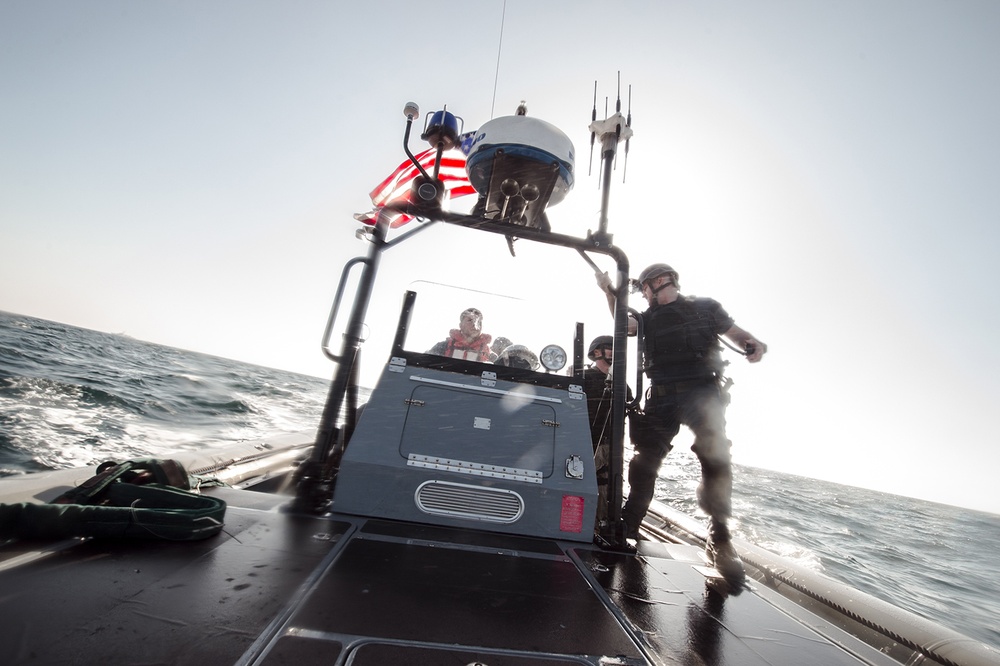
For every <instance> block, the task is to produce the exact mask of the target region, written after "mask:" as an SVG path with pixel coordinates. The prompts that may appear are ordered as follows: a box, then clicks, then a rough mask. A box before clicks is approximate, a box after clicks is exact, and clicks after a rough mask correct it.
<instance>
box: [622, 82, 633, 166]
mask: <svg viewBox="0 0 1000 666" xmlns="http://www.w3.org/2000/svg"><path fill="white" fill-rule="evenodd" d="M625 127H626V129H627V130H628V138H627V139H625V161H624V163H623V164H622V182H623V183H624V182H625V174H626V173H627V172H628V144H629V142H631V141H632V84H631V83H630V84H628V117H627V118H626V119H625Z"/></svg>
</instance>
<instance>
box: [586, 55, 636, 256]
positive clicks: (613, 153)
mask: <svg viewBox="0 0 1000 666" xmlns="http://www.w3.org/2000/svg"><path fill="white" fill-rule="evenodd" d="M594 101H595V108H596V101H597V84H596V83H595V84H594ZM609 103H610V100H609V98H608V97H605V98H604V116H605V117H604V120H597V119H596V118H595V119H594V120H593V121H592V122H591V123H590V136H591V141H592V142H593V140H594V138H596V137H597V136H600V138H601V163H602V167H603V168H602V169H601V174H600V179H599V183H598V188H599V189H601V190H602V191H603V192H602V195H601V221H600V228H599V230H598V232H597V234H595V238H597V239H610V236H608V202H609V200H610V196H611V182H610V179H611V171H612V169H614V167H615V165H616V164H617V156H618V144H620V143H621V142H622V141H624V142H625V160H626V164H627V160H628V148H629V141H630V140H631V139H632V86H631V85H630V86H629V87H628V116H627V117H625V116H622V96H621V72H618V93H617V98H616V100H615V112H614V114H613V115H610V116H609V115H608V106H609ZM591 146H593V143H591ZM593 154H594V153H593V147H592V148H591V161H593Z"/></svg>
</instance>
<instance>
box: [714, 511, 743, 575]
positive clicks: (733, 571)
mask: <svg viewBox="0 0 1000 666" xmlns="http://www.w3.org/2000/svg"><path fill="white" fill-rule="evenodd" d="M705 556H706V557H707V558H708V565H709V566H711V567H715V569H716V571H718V572H719V573H720V574H722V577H723V578H725V579H726V582H727V583H729V584H730V585H733V586H740V585H742V584H743V580H744V577H745V573H744V571H743V560H741V559H740V556H739V554H737V552H736V548H735V547H733V542H732V540H731V539H730V537H729V528H728V527H727V526H726V524H725V523H723V522H720V521H715V520H713V521H712V526H711V527H710V528H709V530H708V543H706V544H705Z"/></svg>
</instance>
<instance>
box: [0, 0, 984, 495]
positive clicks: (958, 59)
mask: <svg viewBox="0 0 1000 666" xmlns="http://www.w3.org/2000/svg"><path fill="white" fill-rule="evenodd" d="M345 6H346V5H345V4H344V3H336V2H306V1H298V0H294V1H291V2H286V1H284V0H283V1H281V2H277V1H267V2H264V1H253V0H249V1H248V0H239V1H235V0H234V1H222V0H213V1H210V2H204V1H202V0H197V1H194V0H190V1H186V0H178V1H175V2H141V3H137V2H131V1H128V0H123V1H120V2H116V1H110V0H95V1H93V2H86V3H82V2H75V1H57V0H30V1H28V0H25V1H21V0H0V310H5V311H9V312H15V313H20V314H26V315H31V316H35V317H41V318H45V319H51V320H55V321H60V322H64V323H69V324H73V325H76V326H82V327H85V328H91V329H95V330H101V331H109V332H113V333H125V334H127V335H130V336H132V337H135V338H139V339H142V340H148V341H152V342H158V343H162V344H166V345H170V346H174V347H179V348H182V349H189V350H195V351H200V352H205V353H210V354H215V355H219V356H223V357H226V358H233V359H238V360H243V361H249V362H252V363H257V364H261V365H265V366H270V367H276V368H282V369H287V370H292V371H296V372H302V373H308V374H312V375H317V376H321V377H328V376H331V375H332V372H333V367H332V364H331V362H330V361H329V360H327V359H326V358H325V357H324V356H323V354H322V353H321V351H320V342H321V338H322V333H323V330H324V327H325V325H326V319H327V315H328V312H329V308H330V303H331V300H332V298H333V295H334V293H335V291H336V286H337V282H338V280H339V276H340V272H341V269H342V266H343V264H344V262H345V261H347V260H348V259H350V258H351V257H354V256H358V255H361V254H364V253H365V252H366V251H367V248H366V246H365V244H364V243H363V242H362V241H359V240H357V239H356V238H355V230H356V229H357V227H358V224H357V223H356V222H355V221H354V220H353V218H352V215H353V214H354V213H357V212H361V211H364V210H367V208H368V203H369V202H368V199H367V195H368V192H369V191H370V190H371V188H372V187H373V186H374V185H375V184H377V183H378V182H379V181H380V180H382V178H384V177H385V176H386V175H387V174H388V173H389V172H390V171H391V170H392V168H394V167H395V166H396V165H397V164H399V162H400V161H401V160H402V159H403V158H404V154H403V152H402V136H403V126H404V119H403V116H402V108H403V106H404V104H405V103H406V102H409V101H414V102H416V103H418V104H419V105H420V108H421V110H422V112H427V111H433V110H436V109H439V108H442V107H443V106H445V105H447V107H448V109H449V110H450V111H452V112H454V113H456V114H458V115H459V116H461V117H462V118H463V121H464V127H465V129H466V130H467V131H471V130H473V129H475V128H477V127H478V126H479V125H481V124H482V123H484V122H486V121H488V120H489V119H490V118H491V117H495V116H502V115H509V114H511V113H513V111H514V109H515V108H516V106H517V104H518V103H519V102H520V101H521V100H525V101H526V102H527V106H528V113H529V115H531V116H534V117H537V118H541V119H543V120H546V121H548V122H550V123H553V124H554V125H556V126H557V127H559V128H560V129H562V130H563V131H564V132H565V133H566V134H567V136H569V137H570V139H571V140H572V141H573V142H574V144H575V146H576V151H577V164H576V174H577V180H576V185H575V187H574V189H573V191H572V192H570V193H569V195H568V196H567V197H566V200H565V201H563V202H561V203H559V204H558V205H556V206H553V207H552V208H551V209H550V210H549V218H550V221H551V222H552V226H553V229H554V230H555V231H557V232H560V233H568V234H572V235H576V236H582V235H585V234H586V233H587V230H588V229H596V228H597V224H598V212H599V208H600V195H599V190H598V185H597V180H596V177H594V176H588V169H589V166H588V159H589V155H588V153H589V133H588V130H587V125H588V124H589V121H590V114H591V109H592V106H593V95H594V83H595V81H596V82H597V84H598V94H599V104H598V106H599V107H600V108H599V115H603V112H604V105H605V98H606V97H610V101H609V102H608V103H609V104H610V105H612V106H613V105H614V98H615V95H616V93H617V77H618V75H619V72H620V73H621V81H622V96H623V97H627V95H628V87H627V86H629V85H630V86H631V111H632V115H633V127H634V130H635V137H634V139H633V140H632V142H631V145H630V152H629V155H628V160H627V169H626V168H625V162H624V160H621V158H620V162H619V165H618V168H617V171H616V172H615V176H614V178H615V180H614V183H613V186H612V194H611V200H610V211H609V230H610V231H611V232H612V233H613V234H614V242H615V244H616V245H618V246H619V247H620V248H622V249H623V250H624V251H625V252H626V253H627V254H628V256H629V258H630V261H631V266H632V267H633V271H632V272H633V276H634V275H637V274H638V271H639V270H641V268H642V267H644V266H645V265H647V264H649V263H653V262H660V261H665V262H668V263H670V264H672V265H673V266H674V267H675V268H676V269H677V270H678V271H679V272H680V276H681V285H682V291H683V292H684V293H688V294H695V295H700V296H711V297H713V298H716V299H717V300H719V301H720V302H721V303H722V304H723V306H724V307H725V308H726V309H727V310H728V312H729V313H730V314H731V315H732V316H733V317H734V318H735V319H736V322H737V324H739V325H740V326H741V327H743V328H745V329H747V330H749V331H751V332H752V333H753V334H754V335H755V336H756V337H757V338H759V339H761V340H763V341H765V342H766V343H767V344H768V347H769V351H768V354H767V356H766V357H765V358H764V360H763V362H761V363H759V364H755V365H752V366H751V365H748V364H746V363H745V362H743V363H739V362H737V361H739V360H740V359H736V361H734V362H733V364H732V366H731V374H732V376H733V378H734V379H735V381H736V385H735V387H734V391H733V402H732V405H731V407H730V409H729V413H728V421H729V435H730V437H731V439H732V440H733V442H734V445H733V456H734V460H735V462H737V463H740V464H744V465H751V466H757V467H765V468H769V469H775V470H778V471H782V472H788V473H793V474H799V475H803V476H808V477H815V478H822V479H826V480H830V481H835V482H838V483H843V484H847V485H852V486H862V487H868V488H874V489H877V490H882V491H886V492H891V493H896V494H902V495H907V496H912V497H918V498H921V499H927V500H931V501H937V502H942V503H946V504H952V505H958V506H963V507H969V508H975V509H981V510H986V511H991V512H995V513H1000V492H998V491H997V489H996V486H997V480H996V477H997V474H998V472H1000V441H998V440H1000V435H998V432H1000V429H998V425H1000V424H998V414H1000V409H998V408H997V404H998V398H1000V390H998V388H997V378H998V376H1000V345H998V344H997V343H996V342H995V341H993V340H992V339H991V334H992V331H993V330H996V329H997V328H998V325H1000V321H998V320H1000V297H998V295H997V291H996V287H995V284H996V279H995V274H994V273H995V269H996V266H997V265H998V263H1000V262H998V259H1000V250H998V248H1000V243H998V238H997V235H998V233H1000V232H998V229H1000V225H998V224H997V223H998V221H1000V219H998V218H1000V214H998V211H1000V201H998V199H1000V187H998V183H1000V157H998V156H1000V123H998V122H997V118H1000V41H998V40H997V39H996V35H997V34H1000V3H996V2H993V1H992V0H987V1H982V2H976V1H971V0H959V1H956V2H936V1H930V0H905V1H903V0H880V1H879V2H870V1H869V0H842V1H838V2H820V1H817V0H799V1H795V2H791V1H787V2H782V1H776V0H775V1H760V2H745V1H744V0H703V1H699V2H691V1H684V2H678V1H673V0H665V1H664V2H656V3H651V2H645V1H643V2H630V1H625V2H616V3H597V2H580V1H573V2H570V1H568V0H560V1H556V0H551V1H546V0H542V1H539V0H533V1H531V2H529V1H528V0H507V2H506V3H504V2H503V1H502V0H489V1H487V0H484V1H482V2H467V3H453V4H452V5H447V6H446V7H437V6H434V7H431V6H428V5H426V4H420V3H416V4H415V3H403V2H383V1H378V0H373V1H372V2H367V3H351V4H350V9H349V10H345V9H344V7H345ZM501 26H502V30H501ZM501 34H502V39H501ZM623 103H625V104H626V105H627V104H628V102H627V99H626V100H623ZM417 129H418V130H419V127H418V128H417ZM418 133H419V132H414V134H415V136H414V137H413V138H412V139H411V144H410V145H411V148H413V149H414V150H415V151H416V150H419V149H421V148H422V145H421V142H420V141H419V138H418V137H417V136H416V135H417V134H418ZM593 164H594V173H595V174H596V173H597V172H598V169H597V163H596V162H594V163H593ZM622 181H624V182H622ZM457 204H458V202H456V205H457ZM438 227H440V228H438ZM473 235H474V234H470V233H469V232H466V231H465V230H462V229H455V228H453V227H448V226H446V225H437V227H434V228H432V229H428V230H427V231H426V232H424V233H421V234H420V236H419V237H418V238H414V239H413V241H412V243H411V242H410V241H408V242H407V244H404V245H401V246H400V247H398V248H394V249H393V250H391V251H390V252H388V253H387V254H386V257H385V258H384V259H383V264H382V275H383V276H384V277H386V278H387V281H389V282H392V281H393V280H395V281H396V282H397V283H398V282H399V281H404V282H405V280H406V279H407V278H408V276H410V275H411V274H416V273H417V272H418V270H427V271H429V272H430V273H432V274H434V275H436V279H439V280H442V281H448V280H450V281H451V283H452V284H464V283H469V282H477V281H481V282H486V283H489V284H496V280H497V278H496V277H490V276H488V275H486V273H485V270H486V268H488V267H490V266H499V267H500V268H501V270H503V271H506V275H505V277H504V278H503V279H504V280H506V281H508V282H512V283H517V285H518V286H519V288H522V289H528V290H531V291H534V292H536V293H541V294H545V295H546V296H547V297H549V298H551V299H553V300H559V301H560V302H563V303H567V304H570V305H572V306H573V307H577V308H578V309H579V310H580V320H581V321H584V322H585V323H587V325H588V330H589V331H594V332H595V334H596V333H597V332H604V331H602V330H600V329H601V327H607V328H610V319H609V317H608V315H607V310H606V304H605V303H604V299H603V298H602V297H601V295H600V292H598V291H597V287H596V286H595V283H594V280H593V272H592V271H590V270H589V269H588V268H587V267H586V266H585V265H584V264H583V263H582V262H581V261H580V260H579V258H578V257H577V258H576V259H577V260H576V261H569V260H565V261H563V260H560V262H559V263H553V264H552V265H551V266H545V267H543V268H542V269H538V268H530V269H529V268H526V267H522V266H521V265H519V264H518V263H517V261H518V260H513V259H510V260H509V261H510V262H512V263H509V264H488V263H484V262H482V261H480V260H479V256H480V253H481V252H483V251H485V250H484V243H487V241H483V240H480V239H478V238H473V237H472V236H473ZM495 242H496V239H493V243H494V245H495ZM443 250H448V252H444V251H443ZM447 254H451V255H453V256H458V255H461V256H462V257H463V258H464V261H465V264H464V266H462V267H461V268H460V269H459V270H458V271H452V270H450V269H449V270H447V271H446V269H445V268H444V265H445V262H444V260H443V257H444V256H445V255H447ZM400 293H401V291H400V288H399V287H398V286H393V287H392V290H391V293H387V294H382V293H379V294H376V299H375V300H374V301H373V303H372V307H371V309H370V310H369V317H368V321H367V325H368V328H369V330H370V331H371V332H372V335H371V338H370V340H369V341H368V342H366V348H365V350H364V352H363V353H364V354H365V355H366V356H365V358H366V360H367V365H366V366H365V370H364V372H365V373H367V374H363V377H362V380H363V381H367V382H369V383H370V382H372V381H374V379H373V377H374V376H375V375H374V374H372V373H376V372H377V370H378V366H379V364H380V361H379V360H378V359H379V358H381V356H380V355H381V354H384V353H386V352H385V351H383V350H380V349H377V348H376V343H377V342H379V341H380V340H381V339H382V337H381V336H384V335H386V331H387V330H388V329H389V328H390V327H391V326H392V325H393V324H394V322H395V318H396V315H397V312H398V304H399V294H400ZM632 305H633V307H637V308H642V307H644V306H643V304H642V302H641V299H639V300H636V301H635V302H633V303H632ZM539 326H544V321H539ZM383 349H384V348H383ZM682 441H683V440H682ZM737 482H738V481H737Z"/></svg>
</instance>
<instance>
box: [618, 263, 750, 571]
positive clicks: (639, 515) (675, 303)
mask: <svg viewBox="0 0 1000 666" xmlns="http://www.w3.org/2000/svg"><path fill="white" fill-rule="evenodd" d="M636 282H638V285H639V287H640V288H641V289H642V295H643V298H645V299H646V302H647V303H648V304H649V308H648V309H647V310H645V311H644V312H642V313H641V314H640V317H641V319H642V329H643V347H644V352H643V368H644V371H645V373H646V375H647V376H648V377H649V380H650V383H651V386H650V387H649V390H648V391H647V393H646V402H645V405H644V412H645V417H644V418H643V420H642V425H641V426H639V427H635V424H633V427H632V428H631V430H632V432H630V434H631V437H632V442H633V445H634V448H635V455H634V456H633V457H632V460H631V462H630V463H629V471H628V479H629V487H630V492H629V497H628V500H627V501H626V502H625V507H624V508H623V509H622V518H623V520H624V521H625V525H626V531H627V533H630V534H635V533H636V531H637V530H638V527H639V525H640V524H641V523H642V519H643V517H644V516H645V515H646V510H647V509H648V508H649V503H650V502H651V501H652V499H653V492H654V489H655V484H656V477H657V474H658V472H659V468H660V463H662V462H663V459H664V458H665V457H666V455H667V452H669V451H670V449H671V448H672V444H671V442H672V440H673V438H674V436H675V435H677V433H678V432H679V430H680V426H681V425H682V424H683V425H686V426H688V428H690V429H691V430H692V432H693V433H694V445H693V446H692V447H691V449H692V450H693V451H694V452H695V454H696V455H697V456H698V460H699V461H700V462H701V483H700V484H699V486H698V504H699V506H700V507H701V508H702V510H703V511H705V513H707V514H708V515H709V516H710V517H711V525H710V527H709V540H708V545H707V546H706V554H707V556H708V558H709V563H710V564H712V565H713V566H715V567H716V568H717V569H718V570H719V572H720V573H721V574H722V575H723V576H724V577H725V578H726V579H727V580H729V581H733V582H742V580H743V563H742V562H741V561H740V558H739V555H737V553H736V550H735V549H734V548H733V545H732V543H731V540H730V535H729V528H728V526H727V521H728V519H729V516H730V514H731V512H732V504H731V497H732V483H733V482H732V463H731V457H730V451H729V449H730V445H731V443H730V441H729V439H727V437H726V418H725V412H726V404H727V403H728V397H727V396H726V395H724V393H723V390H722V386H721V380H722V369H723V367H724V363H723V361H722V358H721V353H720V352H721V347H720V345H719V336H725V337H726V338H728V339H729V340H731V341H732V342H734V343H735V344H736V345H738V346H739V348H740V349H745V350H746V357H747V360H748V361H750V362H751V363H756V362H758V361H760V359H761V358H762V357H763V355H764V353H765V352H766V351H767V345H765V344H764V343H763V342H761V341H760V340H757V339H756V338H755V337H754V336H753V335H751V334H750V333H748V332H747V331H745V330H743V329H742V328H740V327H739V326H737V325H736V324H735V323H734V322H733V319H732V317H730V316H729V314H728V313H727V312H726V311H725V310H724V309H723V308H722V305H720V304H719V302H718V301H715V300H713V299H711V298H696V297H689V296H684V295H682V294H681V293H680V291H679V290H680V280H679V276H678V274H677V271H675V270H674V269H673V268H672V267H670V266H669V265H667V264H653V265H651V266H649V267H648V268H646V270H644V271H642V273H640V274H639V279H638V280H637V281H636ZM598 284H599V285H600V286H601V288H602V289H603V290H604V291H605V293H606V294H607V296H608V304H609V306H610V307H611V310H612V312H614V304H615V291H614V289H613V287H612V286H611V279H610V278H609V277H608V274H607V273H604V274H599V275H598ZM637 330H638V324H637V322H636V321H635V319H634V318H632V316H631V315H630V316H629V322H628V332H629V334H630V335H635V334H636V332H637Z"/></svg>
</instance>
